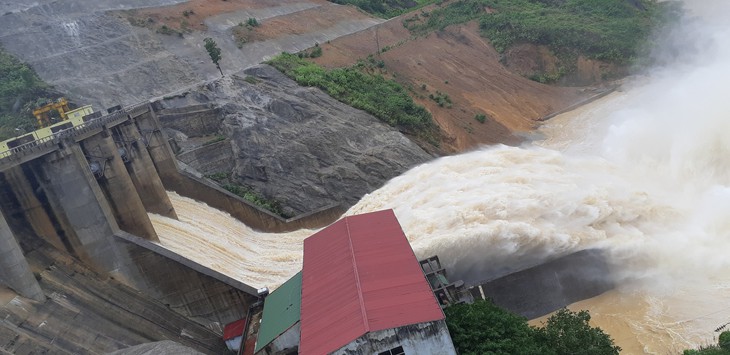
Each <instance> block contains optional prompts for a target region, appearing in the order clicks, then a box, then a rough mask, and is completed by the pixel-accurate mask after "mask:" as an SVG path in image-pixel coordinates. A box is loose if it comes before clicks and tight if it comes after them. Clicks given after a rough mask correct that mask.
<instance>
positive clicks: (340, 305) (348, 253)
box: [299, 210, 444, 355]
mask: <svg viewBox="0 0 730 355" xmlns="http://www.w3.org/2000/svg"><path fill="white" fill-rule="evenodd" d="M441 319H444V313H443V311H441V307H439V305H438V303H437V301H436V298H435V297H434V295H433V293H432V291H431V287H430V286H429V285H428V282H427V281H426V278H425V276H424V275H423V271H422V270H421V267H420V265H419V264H418V260H417V259H416V256H415V255H414V254H413V250H412V249H411V245H410V244H409V243H408V239H406V236H405V234H404V233H403V230H402V229H401V227H400V224H399V223H398V220H397V219H396V217H395V214H394V213H393V211H392V210H387V211H380V212H373V213H368V214H363V215H357V216H351V217H346V218H344V219H342V220H340V221H338V222H336V223H334V224H332V225H330V226H329V227H327V228H325V229H323V230H321V231H319V232H317V233H316V234H314V235H312V236H311V237H309V238H307V239H306V240H305V241H304V271H303V278H302V313H301V329H302V333H301V340H300V344H299V353H300V354H305V355H306V354H312V355H315V354H316V355H320V354H326V353H330V352H332V351H335V350H337V349H339V348H341V347H343V346H345V345H347V344H348V343H349V342H351V341H353V340H355V339H357V338H359V337H360V336H362V335H364V334H365V333H367V332H372V331H378V330H384V329H390V328H396V327H400V326H404V325H408V324H416V323H422V322H430V321H435V320H441Z"/></svg>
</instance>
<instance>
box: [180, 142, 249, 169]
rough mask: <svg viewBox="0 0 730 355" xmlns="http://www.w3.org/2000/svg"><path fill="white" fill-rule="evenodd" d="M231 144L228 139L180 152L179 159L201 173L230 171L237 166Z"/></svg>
mask: <svg viewBox="0 0 730 355" xmlns="http://www.w3.org/2000/svg"><path fill="white" fill-rule="evenodd" d="M230 145H231V142H230V141H229V140H228V139H226V140H222V141H220V142H215V143H211V144H207V145H203V146H201V147H199V148H195V149H193V150H189V151H186V152H184V153H180V154H178V156H177V159H178V160H179V161H181V162H183V163H185V164H186V165H188V166H190V167H192V168H193V169H195V170H197V171H200V172H201V173H220V172H229V171H231V170H233V168H234V167H235V164H234V162H233V159H234V157H233V152H232V151H231V148H230Z"/></svg>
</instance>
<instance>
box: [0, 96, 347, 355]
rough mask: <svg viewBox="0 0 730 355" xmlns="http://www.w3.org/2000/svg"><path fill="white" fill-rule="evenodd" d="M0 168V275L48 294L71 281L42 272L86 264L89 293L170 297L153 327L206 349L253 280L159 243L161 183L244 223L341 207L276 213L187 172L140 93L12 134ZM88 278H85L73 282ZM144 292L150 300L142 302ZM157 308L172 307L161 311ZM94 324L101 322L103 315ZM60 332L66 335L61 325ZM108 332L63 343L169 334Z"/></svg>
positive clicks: (170, 212)
mask: <svg viewBox="0 0 730 355" xmlns="http://www.w3.org/2000/svg"><path fill="white" fill-rule="evenodd" d="M0 171H1V173H0V185H1V186H3V187H4V188H3V189H2V193H1V195H0V209H1V211H2V215H0V216H1V217H0V250H1V251H2V255H0V284H4V285H7V286H8V287H9V288H10V289H12V290H14V291H15V292H16V293H17V294H18V295H20V296H23V297H25V298H27V299H28V300H29V301H30V300H33V301H35V302H40V303H43V302H45V303H49V301H48V299H49V297H50V298H53V297H52V296H49V293H50V294H51V295H53V294H64V295H69V294H73V293H74V292H73V290H72V289H65V290H66V291H67V292H60V290H59V289H58V287H60V285H61V284H63V285H66V286H67V287H71V285H72V284H73V283H70V282H59V283H58V284H55V283H54V285H49V284H48V283H49V282H50V280H55V279H56V278H58V277H64V276H65V277H68V276H69V275H77V274H79V275H87V274H88V273H92V274H93V275H96V277H99V278H101V279H96V280H95V281H93V282H94V284H93V285H95V286H93V287H97V286H98V287H99V289H98V290H97V291H98V292H99V293H102V294H105V295H106V294H107V293H109V292H112V291H109V289H114V288H122V289H123V290H124V289H126V290H127V291H123V292H127V293H130V292H131V293H134V292H135V290H136V292H137V293H138V294H142V295H145V296H148V299H145V300H140V301H139V302H140V303H141V304H142V305H144V306H143V307H141V306H139V305H138V307H140V308H139V310H140V312H142V313H146V312H149V311H150V310H151V311H153V312H154V310H155V309H157V308H159V307H160V306H162V308H163V309H164V308H165V307H168V309H167V310H165V311H164V312H163V311H160V313H159V314H160V317H159V318H160V319H162V320H160V321H161V322H162V324H160V323H156V324H157V325H158V326H161V327H163V328H166V327H175V326H177V327H180V329H179V331H178V332H177V333H178V334H177V335H178V337H180V334H185V333H186V332H187V333H188V336H183V337H182V338H181V339H182V340H180V339H178V341H181V342H182V343H184V344H186V345H188V346H193V347H194V348H197V349H198V350H201V351H204V352H206V353H219V350H220V349H218V347H219V346H220V345H221V344H222V341H221V340H220V337H219V334H220V333H221V330H222V326H223V325H225V324H227V323H229V322H232V321H235V320H238V319H241V318H242V317H244V316H245V312H246V310H247V309H248V305H249V304H250V303H252V302H253V301H255V300H256V295H257V292H256V289H255V288H254V287H251V286H249V285H246V284H244V283H242V282H240V281H238V280H235V279H232V278H230V277H228V276H226V275H223V274H221V273H219V272H216V271H214V270H211V269H210V268H207V267H204V266H202V265H200V264H197V263H195V262H193V261H191V260H189V259H186V258H185V257H183V256H180V255H177V254H175V253H173V252H171V251H169V250H168V249H165V248H163V247H162V246H160V244H159V241H160V240H159V237H158V235H157V232H156V231H155V229H154V227H153V225H152V222H151V220H150V218H149V216H150V215H153V216H164V217H165V218H169V219H173V220H176V219H177V218H178V217H177V214H176V212H175V209H174V207H173V205H172V203H171V202H170V199H169V198H168V195H167V192H166V189H170V190H175V191H177V192H178V193H179V194H181V195H188V196H189V197H192V198H196V199H199V200H201V201H205V202H206V203H208V204H209V205H211V206H215V207H217V208H221V209H224V210H227V211H230V213H231V214H232V215H233V216H234V217H236V218H238V219H239V220H241V221H243V222H244V223H246V224H247V225H249V226H251V227H253V228H256V229H258V230H262V231H269V232H283V231H291V230H298V229H302V228H318V227H323V226H325V225H327V224H329V223H331V222H332V221H334V220H336V219H337V218H338V217H339V215H340V214H341V213H342V211H341V210H340V209H337V208H329V209H325V210H322V211H315V212H313V213H310V214H307V215H305V216H300V217H299V218H293V219H289V220H285V219H283V218H281V217H279V216H276V215H273V214H271V213H269V212H268V211H265V210H261V209H258V208H257V207H255V206H253V205H250V204H248V203H246V202H245V201H243V200H242V199H240V198H238V197H237V196H235V195H232V194H230V193H229V192H227V191H225V190H223V189H220V188H217V187H216V186H214V185H213V184H211V183H206V182H205V181H203V180H202V179H199V178H197V177H196V176H194V175H191V174H188V173H185V172H180V171H178V166H177V162H176V159H175V157H174V155H173V153H172V151H171V149H170V147H169V144H168V141H167V139H166V138H165V136H164V134H163V133H162V131H161V126H160V123H159V120H158V119H157V117H156V115H155V112H154V111H153V110H152V107H151V105H149V104H142V105H138V106H135V107H130V108H128V109H125V110H120V111H117V112H114V113H111V114H109V115H106V116H104V117H96V118H94V119H91V120H88V121H87V122H85V123H84V124H83V125H79V126H77V127H74V128H73V129H69V130H66V131H62V132H61V133H60V134H57V135H53V136H51V137H48V138H46V139H42V140H38V141H34V142H30V143H26V144H22V145H19V146H16V147H14V148H12V149H11V150H10V151H7V152H4V153H3V156H2V159H0ZM188 192H190V194H188ZM64 255H68V256H71V257H72V258H71V259H69V258H68V256H64ZM59 258H60V259H59ZM73 258H75V259H78V260H80V261H81V262H82V264H81V266H76V265H74V264H76V263H75V262H73V261H72V260H73ZM59 260H60V261H59ZM59 265H65V266H64V270H66V269H68V270H66V272H61V275H58V273H57V272H56V271H58V269H59ZM69 268H70V269H69ZM74 268H82V269H84V270H83V271H79V270H74ZM101 280H106V281H109V280H111V281H109V282H112V283H113V284H115V285H116V286H113V285H112V286H110V285H102V284H101ZM89 287H92V286H89V285H86V286H84V287H80V289H87V288H89ZM93 287H92V288H93ZM102 290H107V291H102ZM113 292H117V291H113ZM11 293H12V292H11ZM10 298H11V299H12V297H10ZM102 298H104V297H102ZM120 298H122V297H121V296H120ZM106 301H109V302H111V301H112V300H108V299H106ZM143 301H144V302H143ZM150 301H155V302H152V303H155V304H154V305H151V304H150ZM9 302H11V303H12V302H20V301H18V300H17V299H13V300H11V301H9ZM87 302H89V303H93V302H91V301H90V300H87ZM51 303H53V302H51ZM81 303H82V304H84V303H86V302H81ZM112 304H113V302H112ZM122 304H124V303H122ZM25 306H26V307H25V308H26V309H27V308H32V307H30V305H25ZM127 306H129V305H127ZM38 307H39V308H43V307H42V305H38ZM76 308H78V307H76ZM100 308H103V307H100ZM170 309H172V310H174V312H170ZM40 312H41V313H42V310H41V311H40ZM48 312H50V313H52V312H53V311H48ZM82 313H83V312H82ZM163 313H172V315H170V314H166V315H164V316H163ZM174 313H177V314H179V316H175V315H174ZM115 317H120V316H115ZM176 317H177V318H176ZM51 318H52V317H51ZM121 318H124V317H121ZM62 319H63V318H62ZM168 319H169V321H168ZM175 319H177V321H175ZM185 319H187V320H185ZM135 322H137V321H134V320H130V321H129V323H128V324H129V326H130V327H135ZM171 322H172V323H171ZM175 322H178V324H177V325H175ZM25 323H27V319H26V320H25ZM93 323H94V322H91V325H92V328H91V329H93ZM97 323H99V322H97ZM22 324H24V321H23V320H22V319H20V320H19V321H18V324H17V326H21V325H22ZM181 324H182V325H181ZM97 325H98V324H97ZM26 326H27V324H26ZM99 326H100V327H102V328H103V329H104V330H106V329H105V328H104V326H103V325H99ZM191 328H196V329H198V330H197V332H198V333H197V334H193V333H195V332H193V333H191V332H192V330H191ZM87 330H88V329H87ZM33 332H36V330H35V329H34V330H33V331H31V332H28V338H30V340H27V339H26V340H27V341H26V343H27V344H26V345H27V347H29V348H30V349H38V348H44V346H45V345H44V344H43V341H44V340H39V341H36V340H37V339H36V340H33V339H32V338H33V336H34V335H31V334H30V333H33ZM69 332H71V333H72V332H73V331H72V330H69ZM78 332H83V330H79V331H78ZM201 332H202V333H203V334H201ZM23 333H24V332H20V333H19V334H23ZM89 333H92V334H93V332H89ZM173 333H175V332H174V331H173ZM205 333H208V334H205ZM148 334H155V332H154V331H150V332H149V333H148ZM66 335H67V336H69V337H71V336H70V333H68V334H66ZM3 338H6V337H3ZM17 338H18V336H15V337H13V336H8V337H7V339H15V340H13V341H12V342H16V341H17ZM114 338H116V339H119V340H118V342H119V343H118V344H114V345H113V346H109V345H108V344H106V346H102V345H104V344H101V345H99V344H98V343H99V342H98V341H95V343H96V345H89V347H88V348H82V347H81V348H80V347H65V348H64V347H61V349H64V350H66V351H69V350H71V352H76V351H80V352H104V351H108V350H114V349H118V348H121V347H124V345H130V344H131V345H136V344H137V343H140V342H144V341H155V340H162V339H169V338H170V337H169V336H161V337H160V339H155V338H154V336H150V337H147V338H141V339H135V338H133V337H131V336H126V335H124V334H118V335H116V336H115V337H114ZM129 338H131V339H132V340H128V341H129V343H127V344H125V343H124V340H126V339H129ZM191 339H207V340H208V345H201V344H200V343H193V344H189V342H190V340H191ZM211 339H217V340H211ZM45 341H46V342H47V341H49V339H45ZM186 342H187V343H186ZM19 343H20V345H18V346H19V348H18V347H16V348H15V350H17V351H20V349H23V346H24V345H23V342H22V341H19ZM79 344H84V342H83V341H79ZM11 345H12V344H11ZM46 345H47V344H46ZM56 346H58V345H56ZM94 346H101V347H94ZM11 348H12V347H11ZM82 349H83V350H85V351H82ZM57 350H58V349H57Z"/></svg>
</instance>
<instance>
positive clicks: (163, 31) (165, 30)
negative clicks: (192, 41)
mask: <svg viewBox="0 0 730 355" xmlns="http://www.w3.org/2000/svg"><path fill="white" fill-rule="evenodd" d="M187 26H188V24H187V22H181V28H182V30H183V31H185V30H186V28H185V27H187ZM157 33H159V34H163V35H167V36H171V35H178V36H180V37H182V36H183V32H182V31H178V30H176V29H174V28H172V27H168V26H167V25H162V26H160V28H158V29H157Z"/></svg>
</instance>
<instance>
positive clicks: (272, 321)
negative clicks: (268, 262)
mask: <svg viewBox="0 0 730 355" xmlns="http://www.w3.org/2000/svg"><path fill="white" fill-rule="evenodd" d="M301 308H302V272H301V271H300V272H298V273H297V274H296V275H294V276H292V278H291V279H289V280H288V281H287V282H285V283H284V284H282V285H281V286H279V288H277V289H276V290H274V292H272V293H271V294H269V295H268V296H267V297H266V300H265V301H264V314H263V315H262V316H261V326H260V327H259V335H258V339H257V340H256V350H255V351H254V352H259V350H261V349H263V348H264V346H266V345H268V344H269V343H271V342H272V341H273V340H274V339H276V337H278V336H279V335H281V334H283V333H284V332H285V331H286V330H287V329H289V328H291V327H292V326H293V325H294V324H297V322H299V317H300V315H301Z"/></svg>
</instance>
